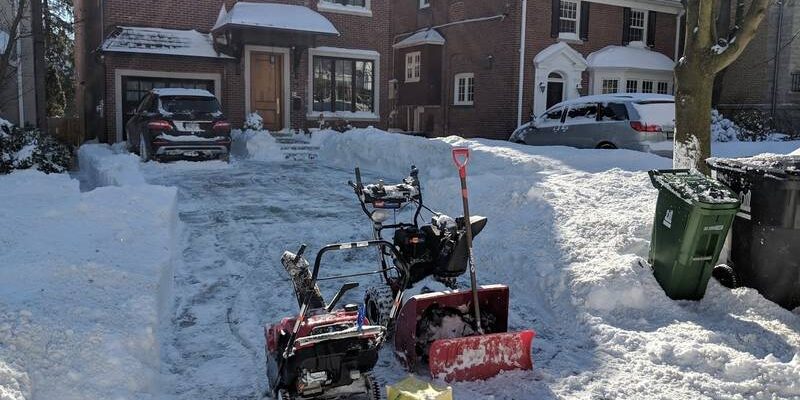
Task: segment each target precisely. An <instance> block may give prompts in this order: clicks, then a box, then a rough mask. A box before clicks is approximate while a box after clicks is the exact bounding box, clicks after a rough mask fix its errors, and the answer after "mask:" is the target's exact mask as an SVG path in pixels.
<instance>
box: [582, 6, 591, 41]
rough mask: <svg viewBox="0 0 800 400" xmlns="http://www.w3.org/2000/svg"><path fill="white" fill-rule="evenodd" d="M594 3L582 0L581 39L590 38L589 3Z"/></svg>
mask: <svg viewBox="0 0 800 400" xmlns="http://www.w3.org/2000/svg"><path fill="white" fill-rule="evenodd" d="M590 4H592V3H590V2H588V1H582V2H581V27H580V30H579V31H580V34H581V35H580V37H581V40H589V5H590Z"/></svg>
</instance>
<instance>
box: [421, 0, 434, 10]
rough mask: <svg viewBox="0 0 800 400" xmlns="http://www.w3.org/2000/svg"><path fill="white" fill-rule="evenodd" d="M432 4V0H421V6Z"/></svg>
mask: <svg viewBox="0 0 800 400" xmlns="http://www.w3.org/2000/svg"><path fill="white" fill-rule="evenodd" d="M430 6H431V0H419V8H428V7H430Z"/></svg>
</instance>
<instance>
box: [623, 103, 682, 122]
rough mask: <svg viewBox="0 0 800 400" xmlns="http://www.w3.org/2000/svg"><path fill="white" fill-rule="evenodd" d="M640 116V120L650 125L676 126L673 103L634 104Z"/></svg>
mask: <svg viewBox="0 0 800 400" xmlns="http://www.w3.org/2000/svg"><path fill="white" fill-rule="evenodd" d="M632 105H633V109H634V110H636V113H637V114H639V120H640V121H641V122H643V123H646V124H649V125H661V126H670V125H675V102H673V101H641V102H637V103H632Z"/></svg>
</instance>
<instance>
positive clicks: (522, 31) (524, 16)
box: [517, 0, 528, 127]
mask: <svg viewBox="0 0 800 400" xmlns="http://www.w3.org/2000/svg"><path fill="white" fill-rule="evenodd" d="M527 23H528V0H522V24H521V25H522V27H520V33H519V81H518V85H517V86H518V89H517V127H519V126H520V125H522V95H523V92H524V89H525V31H526V30H527V29H526V26H527Z"/></svg>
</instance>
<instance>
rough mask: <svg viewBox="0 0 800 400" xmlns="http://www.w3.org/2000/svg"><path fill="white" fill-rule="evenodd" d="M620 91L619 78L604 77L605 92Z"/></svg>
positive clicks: (603, 90)
mask: <svg viewBox="0 0 800 400" xmlns="http://www.w3.org/2000/svg"><path fill="white" fill-rule="evenodd" d="M617 92H619V80H617V79H603V89H602V93H603V94H608V93H617Z"/></svg>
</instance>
